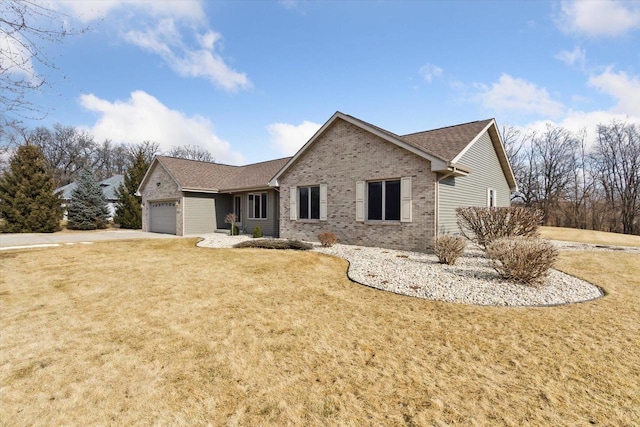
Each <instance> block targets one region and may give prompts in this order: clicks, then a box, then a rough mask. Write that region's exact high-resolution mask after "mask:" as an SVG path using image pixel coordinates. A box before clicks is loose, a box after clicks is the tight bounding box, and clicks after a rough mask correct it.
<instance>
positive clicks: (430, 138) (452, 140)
mask: <svg viewBox="0 0 640 427" xmlns="http://www.w3.org/2000/svg"><path fill="white" fill-rule="evenodd" d="M491 120H492V119H487V120H481V121H476V122H470V123H464V124H461V125H455V126H448V127H444V128H440V129H434V130H428V131H424V132H417V133H410V134H408V135H402V136H401V137H400V138H401V139H402V140H404V141H406V142H408V143H410V144H411V145H414V146H416V147H418V148H420V149H421V150H424V151H426V152H427V153H430V154H434V155H435V156H436V157H440V158H441V159H443V160H446V161H448V162H450V161H452V160H453V159H454V158H455V157H456V156H457V155H458V154H460V152H461V151H462V150H464V148H465V147H466V146H467V145H469V143H470V142H471V141H473V139H474V138H475V137H476V136H478V134H479V133H480V132H481V131H482V130H483V129H484V128H485V127H486V126H487V125H488V124H489V123H490V122H491Z"/></svg>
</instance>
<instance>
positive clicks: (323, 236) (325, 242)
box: [318, 231, 338, 248]
mask: <svg viewBox="0 0 640 427" xmlns="http://www.w3.org/2000/svg"><path fill="white" fill-rule="evenodd" d="M318 240H320V243H321V244H322V247H323V248H330V247H331V246H333V245H335V244H336V243H338V238H337V237H336V235H335V234H333V233H332V232H330V231H327V232H326V233H320V234H318Z"/></svg>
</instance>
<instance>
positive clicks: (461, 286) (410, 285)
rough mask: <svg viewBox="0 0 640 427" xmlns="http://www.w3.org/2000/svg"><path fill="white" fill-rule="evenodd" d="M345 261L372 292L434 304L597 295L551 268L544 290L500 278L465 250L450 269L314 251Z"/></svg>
mask: <svg viewBox="0 0 640 427" xmlns="http://www.w3.org/2000/svg"><path fill="white" fill-rule="evenodd" d="M316 250H317V251H319V252H323V253H327V254H330V255H336V256H339V257H341V258H345V259H346V260H348V261H349V271H348V275H349V278H351V279H352V280H354V281H356V282H358V283H362V284H364V285H367V286H371V287H373V288H378V289H382V290H385V291H390V292H395V293H398V294H403V295H409V296H414V297H418V298H428V299H432V300H438V301H447V302H457V303H463V304H475V305H493V306H546V305H559V304H568V303H576V302H582V301H588V300H592V299H595V298H599V297H601V296H602V295H603V294H602V291H601V290H600V289H599V288H598V287H596V286H594V285H592V284H590V283H587V282H585V281H583V280H580V279H578V278H576V277H573V276H570V275H568V274H564V273H562V272H560V271H557V270H551V271H550V273H549V276H548V277H547V280H546V282H545V285H544V286H541V287H537V288H536V287H531V286H525V285H520V284H516V283H510V282H507V281H504V280H502V279H501V278H500V276H499V275H498V273H497V272H496V271H495V270H494V269H493V268H492V267H491V266H490V264H489V262H488V261H487V259H486V258H485V257H484V254H483V252H482V251H481V250H480V249H478V248H472V247H469V248H467V250H466V251H465V253H464V254H463V256H462V257H460V258H459V259H458V261H457V262H456V264H455V265H451V266H450V265H443V264H439V263H438V258H437V257H436V256H435V255H431V254H423V253H417V252H404V251H394V250H389V249H379V248H367V247H359V246H348V245H335V246H333V247H332V248H322V247H318V248H317V249H316Z"/></svg>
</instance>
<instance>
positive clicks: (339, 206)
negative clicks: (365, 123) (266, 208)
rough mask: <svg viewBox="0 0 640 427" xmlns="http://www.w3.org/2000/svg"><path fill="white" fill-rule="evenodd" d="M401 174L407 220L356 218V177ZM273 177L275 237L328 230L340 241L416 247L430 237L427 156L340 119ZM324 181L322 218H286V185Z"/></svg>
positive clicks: (313, 236)
mask: <svg viewBox="0 0 640 427" xmlns="http://www.w3.org/2000/svg"><path fill="white" fill-rule="evenodd" d="M406 176H410V177H412V183H411V184H412V204H413V221H412V222H410V223H400V222H389V223H380V222H377V223H376V222H366V221H365V222H356V195H355V192H356V181H370V180H384V179H399V178H400V177H406ZM279 182H280V236H281V237H284V238H295V239H305V240H317V235H318V233H320V232H323V231H331V232H333V233H335V234H336V236H337V237H338V241H339V242H340V243H346V244H354V245H363V246H379V247H385V248H391V249H407V250H418V251H424V250H425V249H426V248H427V246H428V245H430V244H431V241H432V239H433V236H434V220H435V217H434V196H435V194H434V189H435V174H434V173H433V172H431V165H430V162H429V161H428V160H425V159H423V158H421V157H419V156H416V155H415V154H413V153H410V152H409V151H407V150H405V149H403V148H400V147H398V146H396V145H394V144H391V143H389V142H387V141H385V140H383V139H382V138H379V137H377V136H375V135H372V134H370V133H368V132H365V131H364V130H362V129H360V128H359V127H357V126H354V125H352V124H350V123H348V122H345V121H343V120H336V121H335V122H334V124H333V125H331V127H329V128H328V129H327V130H326V131H325V132H324V134H323V135H322V136H321V137H320V138H319V139H318V140H316V141H315V143H314V144H313V145H312V146H311V147H310V148H309V149H308V150H307V151H306V152H305V153H304V155H303V156H302V157H301V158H300V159H298V161H297V162H296V163H295V164H293V165H292V166H291V167H290V168H289V170H287V172H286V173H285V174H284V175H282V176H281V177H280V179H279ZM325 183H326V184H327V185H328V188H327V221H309V220H307V221H305V220H297V221H293V220H291V219H289V218H290V215H289V188H290V187H291V186H305V185H318V184H325ZM365 200H366V198H365ZM366 211H367V208H366V201H365V215H366Z"/></svg>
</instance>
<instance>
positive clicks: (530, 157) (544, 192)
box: [516, 125, 579, 224]
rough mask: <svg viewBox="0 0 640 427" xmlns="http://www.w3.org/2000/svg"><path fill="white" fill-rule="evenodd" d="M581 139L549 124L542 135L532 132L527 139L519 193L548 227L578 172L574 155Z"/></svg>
mask: <svg viewBox="0 0 640 427" xmlns="http://www.w3.org/2000/svg"><path fill="white" fill-rule="evenodd" d="M578 145H579V140H578V138H577V137H576V136H575V135H574V134H573V133H572V132H570V131H568V130H567V129H564V128H562V127H559V126H552V125H547V127H546V129H545V130H544V131H543V132H532V133H530V134H528V135H527V136H526V137H525V138H524V142H523V148H522V150H523V151H522V154H521V159H522V163H521V168H520V169H519V170H518V175H519V176H518V175H516V178H517V179H518V181H519V182H518V183H519V187H520V193H519V196H520V197H521V198H522V199H523V201H524V203H525V206H529V207H537V208H539V209H541V210H542V212H543V214H544V222H545V224H550V223H554V222H555V221H556V220H557V218H556V215H555V211H556V210H557V209H556V208H558V206H559V203H560V201H565V200H566V198H567V197H566V196H567V195H566V191H567V190H568V188H569V185H570V184H571V182H572V176H573V173H574V169H575V158H574V152H575V151H576V149H577V147H578Z"/></svg>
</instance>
